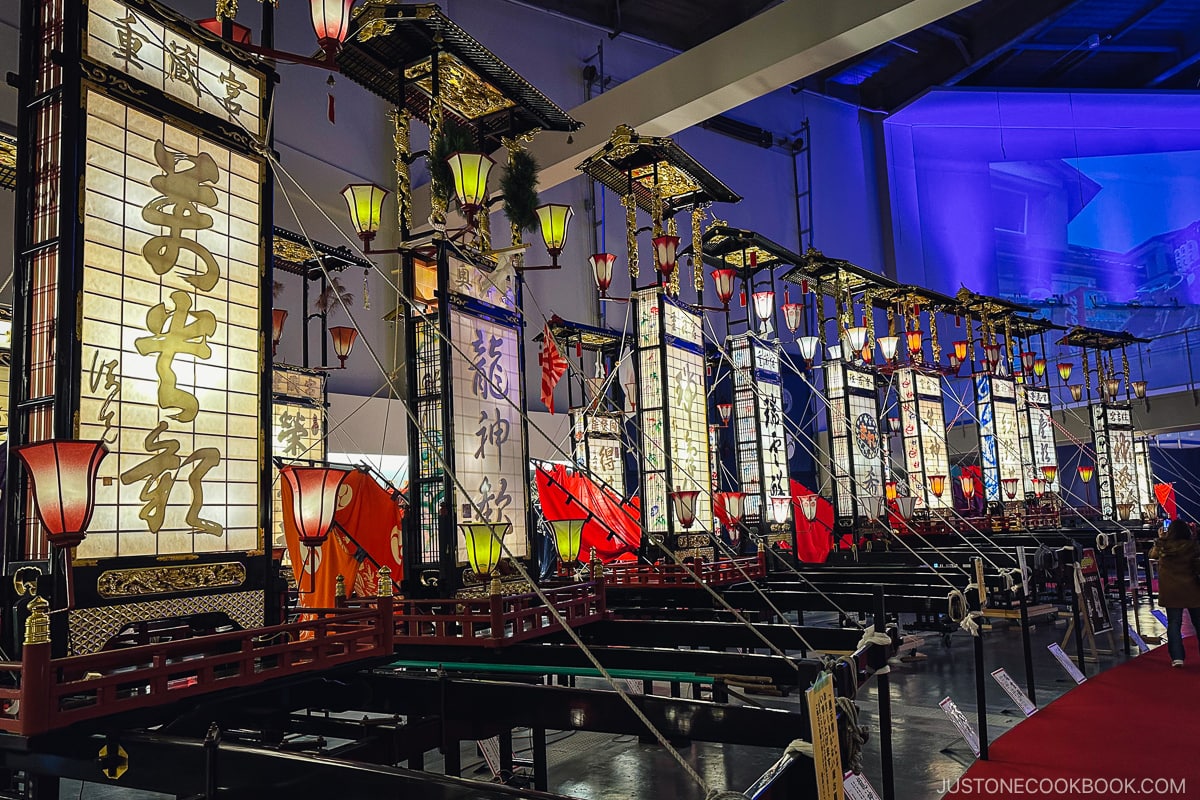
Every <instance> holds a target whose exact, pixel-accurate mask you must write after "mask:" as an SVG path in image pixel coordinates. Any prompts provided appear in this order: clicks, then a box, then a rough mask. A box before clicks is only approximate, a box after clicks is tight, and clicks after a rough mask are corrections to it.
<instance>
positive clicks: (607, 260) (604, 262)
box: [588, 253, 617, 297]
mask: <svg viewBox="0 0 1200 800" xmlns="http://www.w3.org/2000/svg"><path fill="white" fill-rule="evenodd" d="M616 260H617V257H616V256H615V255H613V254H612V253H596V254H595V255H593V256H591V257H590V258H588V263H589V264H591V266H592V277H594V278H595V279H596V288H597V289H599V290H600V296H601V297H608V287H610V286H612V275H613V264H614V263H615V262H616Z"/></svg>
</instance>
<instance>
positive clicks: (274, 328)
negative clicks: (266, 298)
mask: <svg viewBox="0 0 1200 800" xmlns="http://www.w3.org/2000/svg"><path fill="white" fill-rule="evenodd" d="M287 315H288V312H287V311H286V310H284V309H282V308H276V309H272V310H271V356H272V357H274V356H275V351H276V350H278V349H279V340H280V339H282V338H283V323H285V322H287Z"/></svg>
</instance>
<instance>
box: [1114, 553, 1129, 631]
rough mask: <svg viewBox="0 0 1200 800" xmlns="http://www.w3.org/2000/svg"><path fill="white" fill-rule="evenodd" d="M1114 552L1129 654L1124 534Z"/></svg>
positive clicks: (1122, 618) (1122, 624) (1122, 629)
mask: <svg viewBox="0 0 1200 800" xmlns="http://www.w3.org/2000/svg"><path fill="white" fill-rule="evenodd" d="M1123 535H1124V536H1129V532H1128V531H1125V532H1124V534H1123ZM1113 554H1114V555H1115V556H1116V557H1117V592H1119V593H1120V595H1121V635H1122V637H1123V639H1124V642H1125V650H1124V653H1125V655H1129V644H1130V641H1129V598H1128V597H1126V596H1125V541H1124V538H1123V537H1122V536H1118V537H1117V544H1116V546H1115V547H1114V548H1113Z"/></svg>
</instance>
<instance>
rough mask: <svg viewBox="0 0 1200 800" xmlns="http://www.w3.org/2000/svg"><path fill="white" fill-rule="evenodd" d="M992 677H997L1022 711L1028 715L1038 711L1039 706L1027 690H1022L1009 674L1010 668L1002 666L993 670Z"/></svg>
mask: <svg viewBox="0 0 1200 800" xmlns="http://www.w3.org/2000/svg"><path fill="white" fill-rule="evenodd" d="M992 677H993V678H995V679H996V683H998V684H1000V688H1001V689H1003V690H1004V693H1005V694H1007V695H1008V696H1009V697H1010V698H1012V701H1013V702H1014V703H1016V704H1017V708H1019V709H1021V713H1022V714H1024V715H1025V716H1026V717H1032V716H1033V715H1034V714H1036V713H1037V710H1038V709H1037V706H1035V705H1034V704H1033V701H1032V700H1030V699H1029V696H1028V695H1026V694H1025V692H1023V691H1021V687H1020V686H1017V682H1016V681H1014V680H1013V679H1012V676H1011V675H1009V674H1008V670H1006V669H1004V668H1003V667H1001V668H1000V669H998V670H994V671H993V672H992Z"/></svg>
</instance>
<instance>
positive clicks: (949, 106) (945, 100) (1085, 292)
mask: <svg viewBox="0 0 1200 800" xmlns="http://www.w3.org/2000/svg"><path fill="white" fill-rule="evenodd" d="M884 127H885V140H886V143H887V156H888V181H889V186H890V196H891V201H892V209H891V211H892V220H893V227H894V231H895V237H894V238H895V265H896V271H897V275H898V277H899V279H900V280H901V281H904V282H911V283H917V284H921V285H924V286H928V287H930V288H933V289H937V290H940V291H943V292H946V293H950V294H952V293H954V292H955V291H957V290H958V288H959V287H960V286H964V285H965V286H967V287H968V288H970V289H973V290H975V291H978V292H983V293H985V294H993V295H999V296H1002V297H1008V298H1010V299H1013V300H1015V301H1017V302H1020V303H1023V304H1026V305H1030V306H1034V307H1035V308H1037V309H1038V310H1039V314H1040V315H1042V316H1045V317H1048V318H1051V319H1053V320H1054V321H1055V322H1058V323H1060V324H1064V325H1074V324H1083V325H1088V326H1092V327H1098V328H1106V329H1112V330H1128V331H1130V332H1131V333H1134V334H1136V335H1139V336H1145V337H1160V340H1159V341H1158V342H1156V343H1155V345H1154V346H1153V350H1154V353H1155V359H1154V360H1156V361H1157V362H1158V364H1157V365H1154V366H1151V365H1147V366H1146V368H1147V369H1148V370H1153V369H1154V367H1157V368H1158V370H1159V371H1161V372H1162V373H1163V374H1162V375H1161V376H1158V375H1155V374H1150V373H1149V372H1148V373H1147V374H1146V376H1145V377H1147V378H1149V379H1150V380H1151V383H1152V385H1153V384H1157V385H1159V386H1163V385H1164V381H1167V382H1169V381H1170V380H1171V379H1172V378H1176V377H1178V375H1177V374H1173V373H1172V371H1171V370H1170V369H1169V363H1170V358H1169V357H1170V356H1171V353H1172V350H1173V349H1178V350H1181V351H1182V349H1183V347H1184V345H1183V343H1182V341H1181V340H1180V341H1172V339H1173V338H1174V339H1178V335H1177V334H1176V332H1177V331H1179V330H1182V329H1185V328H1188V327H1192V326H1196V325H1200V97H1197V96H1196V95H1194V94H1173V93H1164V92H1155V93H1119V92H1104V93H1064V92H1019V91H976V90H948V91H935V92H932V93H930V94H928V95H926V96H925V97H923V98H921V99H920V100H918V101H916V102H915V103H913V104H912V105H910V106H909V107H907V108H906V109H903V110H901V111H899V112H897V113H896V114H894V115H892V116H891V117H889V118H888V120H887V121H886V122H885V126H884ZM1133 356H1134V354H1131V357H1133ZM1051 357H1053V353H1051ZM1136 361H1137V359H1136V358H1135V362H1136ZM1141 369H1142V365H1141V364H1137V365H1135V367H1134V369H1133V376H1132V377H1133V378H1134V379H1136V378H1138V377H1141V375H1140V374H1139V373H1140V370H1141ZM1177 372H1178V370H1176V371H1175V373H1177ZM1159 378H1161V380H1160V379H1159Z"/></svg>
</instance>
